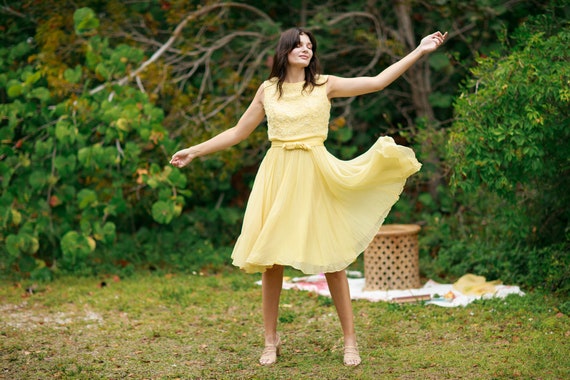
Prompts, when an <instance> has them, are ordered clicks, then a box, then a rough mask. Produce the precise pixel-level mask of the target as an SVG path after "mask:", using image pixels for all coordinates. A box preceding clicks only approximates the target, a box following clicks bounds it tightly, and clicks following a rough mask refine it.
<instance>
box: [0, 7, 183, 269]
mask: <svg viewBox="0 0 570 380" xmlns="http://www.w3.org/2000/svg"><path fill="white" fill-rule="evenodd" d="M74 20H75V25H76V31H77V33H78V34H81V35H82V37H83V38H85V37H88V39H86V40H85V39H78V40H76V42H75V43H77V44H79V45H81V46H82V47H83V48H84V51H85V52H86V54H85V56H84V57H82V56H76V57H72V58H70V59H69V60H68V61H65V62H63V63H60V65H61V69H62V72H63V77H62V78H60V79H59V81H58V82H56V81H54V80H53V78H50V74H49V73H47V72H46V71H45V70H44V65H45V64H46V63H47V62H44V61H42V60H41V59H42V58H41V54H38V53H40V52H39V51H38V50H36V48H33V47H31V46H29V44H27V43H26V42H23V43H19V44H18V45H17V46H19V48H18V49H10V48H2V49H0V63H1V64H2V70H1V71H2V72H3V73H4V74H2V75H1V76H0V87H2V88H3V89H4V92H3V94H4V102H3V104H1V105H0V115H1V118H2V124H3V126H2V128H1V131H2V132H1V138H2V146H1V151H0V154H1V156H2V161H1V162H0V176H1V177H2V189H1V191H2V192H1V195H0V203H1V205H2V213H1V214H0V240H1V241H3V242H5V244H3V248H2V249H0V251H1V252H2V259H1V260H0V266H1V268H2V269H3V270H8V269H17V270H19V271H20V272H21V273H22V274H25V273H34V271H36V270H41V271H42V272H41V273H45V270H46V269H45V268H46V267H49V268H50V269H52V270H55V269H57V268H59V269H61V270H65V271H75V272H82V273H88V272H90V269H89V268H90V267H91V266H92V265H93V259H94V257H95V250H96V248H97V246H99V245H102V246H107V247H110V246H113V244H114V243H115V240H116V237H117V232H122V233H125V232H126V233H129V232H133V229H132V227H130V226H132V225H133V221H135V220H137V221H138V220H141V219H143V220H144V219H147V217H148V216H152V218H153V219H154V220H155V221H156V222H158V223H166V224H167V223H170V222H171V221H172V219H173V218H174V217H176V216H178V215H180V213H181V210H182V206H183V205H184V202H185V201H184V198H183V195H184V194H185V195H190V193H189V192H188V191H186V190H185V187H186V184H187V181H186V178H185V177H184V176H183V175H182V174H181V172H180V171H179V170H178V169H176V168H173V167H171V166H170V165H168V159H167V156H166V155H165V154H164V153H163V152H165V151H166V152H170V151H173V150H174V146H175V143H174V142H173V141H172V140H170V139H169V138H168V137H167V133H166V130H165V129H164V127H163V126H162V121H163V119H164V113H163V111H162V110H161V109H160V108H157V107H156V106H155V105H154V104H153V103H152V102H151V100H150V99H149V96H148V95H147V94H146V93H144V92H141V91H140V90H139V89H137V88H134V87H131V86H118V85H114V86H107V87H106V88H104V89H103V90H102V91H99V92H89V91H88V89H89V87H90V86H92V84H96V83H98V82H99V81H100V80H105V81H106V80H112V79H118V78H121V77H123V76H124V75H126V74H127V71H128V70H130V67H131V66H129V65H138V64H140V63H141V62H142V60H143V53H142V52H141V51H140V50H139V49H136V48H133V47H130V46H127V45H118V46H116V47H111V45H110V43H109V41H108V39H107V38H103V37H100V36H98V35H95V33H96V28H97V26H98V25H99V23H98V20H97V19H96V18H95V16H94V12H93V11H92V10H90V9H88V8H82V9H79V10H78V11H76V13H75V15H74ZM89 36H90V37H89ZM68 38H70V39H73V38H74V37H73V36H71V35H70V36H68ZM83 58H85V59H86V63H87V65H86V66H82V65H81V61H82V59H83ZM15 62H19V63H18V64H16V63H15ZM66 67H67V68H66ZM70 67H73V68H70ZM64 68H65V69H64ZM78 84H79V85H81V86H80V87H75V85H78ZM58 94H59V95H58ZM117 226H120V227H121V228H120V230H119V231H117Z"/></svg>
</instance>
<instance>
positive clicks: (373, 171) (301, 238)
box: [232, 76, 421, 274]
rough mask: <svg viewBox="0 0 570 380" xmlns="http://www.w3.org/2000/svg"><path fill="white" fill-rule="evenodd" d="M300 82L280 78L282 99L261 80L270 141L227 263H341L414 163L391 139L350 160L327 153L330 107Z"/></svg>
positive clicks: (252, 266) (372, 230) (368, 234)
mask: <svg viewBox="0 0 570 380" xmlns="http://www.w3.org/2000/svg"><path fill="white" fill-rule="evenodd" d="M326 80H327V77H326V76H321V77H320V81H322V82H326ZM303 84H304V82H300V83H283V95H282V96H281V98H278V92H277V85H276V81H274V80H270V81H266V82H264V84H263V86H264V92H265V98H264V108H265V113H266V116H267V123H268V137H269V140H270V141H271V142H272V144H271V148H270V149H269V150H268V151H267V154H266V155H265V158H264V159H263V161H262V163H261V166H260V168H259V172H258V173H257V176H256V178H255V181H254V185H253V189H252V192H251V195H250V198H249V201H248V204H247V208H246V211H245V216H244V221H243V226H242V231H241V234H240V236H239V238H238V240H237V242H236V244H235V247H234V250H233V253H232V259H233V264H234V265H236V266H238V267H240V268H242V269H243V270H245V271H246V272H249V273H253V272H263V271H265V270H266V269H267V268H269V267H271V266H273V265H274V264H280V265H285V266H291V267H294V268H297V269H299V270H301V271H302V272H304V273H307V274H316V273H326V272H336V271H339V270H342V269H345V268H346V267H347V266H348V265H350V264H351V263H352V262H354V261H355V259H356V258H357V257H358V255H359V254H360V253H361V252H362V251H364V249H365V248H366V247H367V245H368V244H369V243H370V241H372V239H373V238H374V236H375V234H376V232H377V231H378V229H379V228H380V226H381V224H382V222H383V221H384V219H385V218H386V215H387V214H388V212H389V211H390V208H391V207H392V206H393V205H394V203H395V202H396V201H397V200H398V198H399V196H400V193H401V192H402V190H403V187H404V184H405V182H406V179H407V178H408V177H409V176H410V175H412V174H413V173H415V172H417V171H418V170H419V169H420V167H421V164H420V163H419V162H418V161H417V160H416V158H415V155H414V152H413V151H412V150H411V149H409V148H407V147H403V146H400V145H396V144H395V143H394V140H393V139H392V138H390V137H381V138H379V139H378V140H377V141H376V142H375V143H374V145H373V146H372V147H371V148H370V149H369V150H368V151H367V152H365V153H363V154H362V155H360V156H358V157H356V158H354V159H352V160H349V161H343V160H339V159H338V158H336V157H334V156H333V155H332V154H330V153H329V152H328V151H327V150H326V148H325V146H324V145H323V142H324V141H325V139H326V138H327V133H328V125H329V118H330V107H331V104H330V101H329V99H328V97H327V88H326V86H327V85H326V84H324V85H322V86H316V87H314V88H313V89H312V91H311V90H310V89H307V90H305V91H303Z"/></svg>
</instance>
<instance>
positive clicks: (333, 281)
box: [325, 270, 361, 366]
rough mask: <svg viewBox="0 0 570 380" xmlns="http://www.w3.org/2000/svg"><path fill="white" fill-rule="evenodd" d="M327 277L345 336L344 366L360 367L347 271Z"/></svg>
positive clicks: (329, 274)
mask: <svg viewBox="0 0 570 380" xmlns="http://www.w3.org/2000/svg"><path fill="white" fill-rule="evenodd" d="M325 276H326V278H327V283H328V285H329V290H330V292H331V296H332V299H333V301H334V305H335V307H336V311H337V313H338V318H339V319H340V325H341V327H342V332H343V334H344V349H345V352H344V364H346V365H353V366H354V365H358V364H360V361H361V360H360V356H359V354H358V350H357V344H356V332H355V330H354V314H353V312H352V302H351V300H350V289H349V287H348V279H347V278H346V271H344V270H343V271H339V272H333V273H325Z"/></svg>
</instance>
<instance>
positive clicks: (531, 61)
mask: <svg viewBox="0 0 570 380" xmlns="http://www.w3.org/2000/svg"><path fill="white" fill-rule="evenodd" d="M556 23H559V26H560V28H556V27H553V26H552V25H553V24H556ZM548 33H551V34H548ZM514 39H515V40H516V41H517V45H516V46H515V47H514V48H513V49H512V51H511V52H510V54H508V55H506V56H499V55H494V56H493V57H490V58H481V59H480V60H479V61H478V66H477V67H476V68H474V69H473V70H472V73H473V76H474V77H473V79H471V80H470V81H469V82H468V83H467V84H466V85H465V88H464V90H463V93H462V94H461V96H460V97H459V98H458V99H457V101H456V103H455V112H456V120H455V122H454V124H453V128H452V129H451V134H450V139H449V143H448V145H447V148H448V155H447V158H448V160H449V164H450V166H451V168H452V170H453V174H452V184H453V185H455V187H456V189H457V190H458V192H457V194H458V196H459V197H460V198H461V199H463V200H466V199H469V198H473V199H474V201H471V202H467V203H466V206H468V207H469V208H468V209H467V212H468V213H469V214H471V215H472V217H471V220H472V221H473V220H479V221H480V222H483V221H485V223H484V224H483V223H480V224H477V223H472V224H471V225H469V224H467V226H470V227H469V234H468V235H467V236H465V237H463V238H462V242H461V243H460V244H457V245H455V244H451V245H450V247H449V248H448V250H447V252H446V254H441V256H440V257H438V260H439V262H440V264H444V265H445V266H446V267H448V268H451V265H455V264H457V263H462V265H463V266H464V269H469V268H477V267H478V269H479V272H480V273H481V274H485V272H487V273H491V272H495V273H496V274H497V275H500V276H501V278H503V277H504V276H505V275H506V276H512V277H514V278H524V279H525V280H526V281H527V283H528V284H529V285H531V286H541V285H543V284H546V285H547V287H549V288H550V289H551V290H561V291H566V292H567V291H568V271H567V269H565V267H564V265H566V268H567V261H568V259H567V258H565V257H566V256H567V254H566V253H564V252H567V249H568V238H567V231H568V230H569V228H570V193H569V192H568V189H569V188H570V165H569V161H568V154H569V152H570V151H569V150H568V139H569V138H570V112H569V110H570V107H569V105H570V90H569V89H570V87H569V84H570V66H569V65H568V61H569V60H570V57H569V55H568V49H567V46H568V45H569V44H570V30H569V28H568V23H567V22H565V21H560V20H557V19H556V17H555V16H552V15H551V16H549V17H539V18H536V19H535V20H534V21H532V22H529V23H528V24H527V25H525V26H523V27H521V28H520V29H519V30H518V32H517V33H516V35H515V36H514ZM477 202H481V203H480V204H477ZM473 216H474V218H473ZM461 245H463V246H467V247H472V248H471V249H467V250H466V251H463V250H458V249H457V248H458V247H460V246H461ZM475 246H477V247H479V248H477V249H478V251H475V250H474V247H475ZM480 252H482V254H481V253H480ZM446 260H449V262H447V263H445V261H446ZM544 268H549V269H548V270H544Z"/></svg>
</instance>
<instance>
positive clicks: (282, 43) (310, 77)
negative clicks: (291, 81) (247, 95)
mask: <svg viewBox="0 0 570 380" xmlns="http://www.w3.org/2000/svg"><path fill="white" fill-rule="evenodd" d="M303 34H304V35H306V36H307V37H309V40H310V41H311V45H312V47H311V50H312V51H313V57H312V58H311V61H310V62H309V65H308V66H307V67H305V84H304V85H303V90H305V89H306V88H307V87H310V89H312V88H313V87H314V86H321V85H322V83H321V84H317V82H316V80H317V78H318V76H319V75H320V74H321V64H320V63H319V59H318V58H317V40H316V39H315V37H314V36H313V34H312V33H311V32H309V31H307V30H304V29H301V28H291V29H288V30H286V31H284V32H283V33H281V37H280V38H279V42H278V43H277V50H276V51H275V55H274V56H273V66H272V67H271V74H269V79H271V78H277V89H278V90H279V97H281V95H282V94H283V82H285V76H286V75H287V65H288V64H289V60H288V55H289V53H290V52H291V51H292V50H293V49H295V48H296V47H297V45H299V43H300V42H301V35H303Z"/></svg>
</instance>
